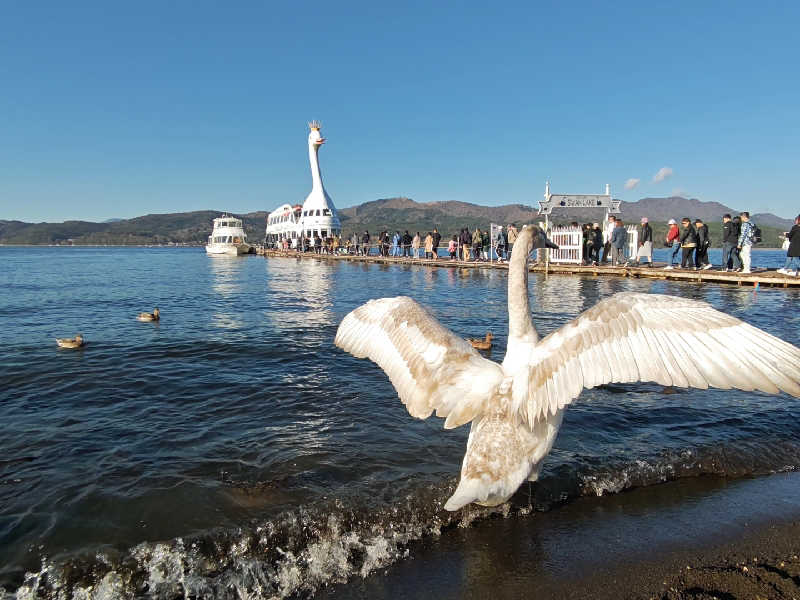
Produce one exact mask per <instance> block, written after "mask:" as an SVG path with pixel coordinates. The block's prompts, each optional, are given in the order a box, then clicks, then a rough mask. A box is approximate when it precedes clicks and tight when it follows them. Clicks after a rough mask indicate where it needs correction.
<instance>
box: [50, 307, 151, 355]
mask: <svg viewBox="0 0 800 600" xmlns="http://www.w3.org/2000/svg"><path fill="white" fill-rule="evenodd" d="M136 320H137V321H144V322H149V321H160V320H161V312H160V311H159V310H158V307H156V308H154V309H153V312H151V313H149V312H142V313H139V316H138V317H136ZM56 344H58V347H59V348H83V347H84V346H85V345H86V339H85V338H84V337H83V335H82V334H80V333H79V334H78V335H76V336H75V337H71V338H56Z"/></svg>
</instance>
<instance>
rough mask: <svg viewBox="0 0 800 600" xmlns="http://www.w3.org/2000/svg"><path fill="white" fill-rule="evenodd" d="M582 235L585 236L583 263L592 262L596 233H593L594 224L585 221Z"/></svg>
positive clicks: (588, 263)
mask: <svg viewBox="0 0 800 600" xmlns="http://www.w3.org/2000/svg"><path fill="white" fill-rule="evenodd" d="M581 235H582V237H583V264H584V265H590V264H592V253H593V251H594V250H593V247H594V233H592V224H591V223H584V224H583V225H582V226H581Z"/></svg>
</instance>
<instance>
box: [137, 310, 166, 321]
mask: <svg viewBox="0 0 800 600" xmlns="http://www.w3.org/2000/svg"><path fill="white" fill-rule="evenodd" d="M159 315H160V313H159V312H158V308H154V309H153V312H151V313H147V312H143V313H139V316H138V317H136V318H137V319H138V320H139V321H158V320H160V319H161V317H160V316H159Z"/></svg>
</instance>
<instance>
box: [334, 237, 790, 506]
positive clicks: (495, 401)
mask: <svg viewBox="0 0 800 600" xmlns="http://www.w3.org/2000/svg"><path fill="white" fill-rule="evenodd" d="M534 235H536V236H539V235H541V232H540V231H539V230H538V228H536V227H525V228H523V230H522V231H521V232H520V234H519V237H518V238H517V241H516V243H515V244H514V251H513V253H512V257H511V264H510V267H509V274H508V320H509V327H508V329H509V331H508V348H507V351H506V356H505V358H504V360H503V364H502V365H499V364H497V363H495V362H493V361H491V360H488V359H486V358H484V357H482V356H481V355H480V354H478V353H477V352H476V351H475V350H473V349H472V347H471V346H470V345H469V342H467V341H466V340H463V339H462V338H461V337H459V336H457V335H455V334H454V333H452V332H451V331H449V330H447V329H446V328H444V327H443V326H442V325H441V324H440V323H439V322H438V321H437V320H436V319H435V318H434V317H433V316H432V315H431V314H430V313H428V312H427V311H426V310H425V309H424V308H422V307H421V306H420V305H419V304H417V303H416V302H414V300H412V299H411V298H406V297H398V298H382V299H380V300H370V301H369V302H367V303H366V304H364V305H363V306H361V307H359V308H357V309H356V310H354V311H352V312H351V313H350V314H348V315H347V316H346V317H345V318H344V320H343V321H342V323H341V324H340V325H339V330H338V331H337V333H336V340H335V344H336V345H337V346H339V347H340V348H342V349H343V350H346V351H347V352H350V353H351V354H353V355H354V356H356V357H358V358H369V359H371V360H372V361H374V362H376V363H377V364H378V365H379V366H380V367H381V368H382V369H383V370H384V371H385V372H386V373H387V375H388V376H389V379H390V380H391V382H392V385H394V387H395V389H396V390H397V393H398V395H399V396H400V399H401V400H402V401H403V403H404V404H405V405H406V408H407V409H408V412H409V413H410V414H411V415H412V416H414V417H417V418H420V419H425V418H427V417H428V416H430V414H431V413H432V412H433V411H436V416H438V417H444V418H446V421H445V423H444V426H445V428H451V427H457V426H459V425H463V424H465V423H468V422H470V421H472V429H471V430H470V434H469V439H468V441H467V450H466V454H465V455H464V462H463V464H462V466H461V481H460V482H459V485H458V488H457V489H456V491H455V493H454V494H453V495H452V496H451V497H450V499H449V500H448V501H447V503H446V504H445V508H446V509H447V510H457V509H459V508H461V507H462V506H464V505H466V504H469V503H470V502H477V503H478V504H483V505H485V506H495V505H498V504H501V503H503V502H505V501H506V500H508V499H509V498H510V497H511V495H512V494H513V493H514V492H515V491H516V490H517V488H518V487H519V486H520V485H521V484H522V483H523V482H524V481H525V480H526V479H528V480H530V481H535V480H536V479H537V477H538V475H539V470H540V469H541V465H542V461H543V459H544V457H545V456H546V455H547V453H548V452H549V451H550V449H551V448H552V446H553V442H554V440H555V437H556V434H557V433H558V428H559V426H560V425H561V418H562V415H563V411H564V408H565V407H566V405H567V404H569V403H570V402H572V401H573V400H575V399H576V398H577V397H578V396H579V395H580V393H581V391H582V390H583V389H584V388H592V387H595V386H598V385H602V384H607V383H615V382H616V383H623V382H634V381H655V382H658V383H660V384H661V385H665V386H678V387H695V388H702V389H706V388H708V387H709V386H711V387H717V388H723V389H730V388H738V389H742V390H748V391H752V390H760V391H763V392H768V393H773V394H775V393H778V392H779V391H783V392H787V393H789V394H792V395H793V396H800V349H798V348H796V347H795V346H792V345H791V344H789V343H787V342H784V341H783V340H780V339H778V338H776V337H774V336H772V335H770V334H768V333H766V332H764V331H761V330H760V329H757V328H755V327H753V326H751V325H748V324H747V323H744V322H742V321H740V320H739V319H736V318H734V317H732V316H730V315H727V314H725V313H722V312H719V311H717V310H715V309H713V308H711V306H709V305H708V304H706V303H705V302H698V301H695V300H686V299H683V298H677V297H674V296H662V295H656V294H638V293H620V294H615V295H614V296H612V297H610V298H608V299H606V300H602V301H600V302H598V303H597V304H596V305H595V306H594V307H592V308H590V309H589V310H587V311H585V312H584V313H582V314H581V315H580V316H578V317H577V318H576V319H574V320H573V321H571V322H569V323H567V324H566V325H564V326H563V327H561V329H559V330H557V331H554V332H553V333H551V334H550V335H548V336H547V337H545V338H544V339H542V340H541V341H539V336H538V334H537V333H536V329H535V328H534V326H533V321H532V320H531V314H530V308H529V304H528V269H527V260H528V255H529V254H530V251H531V248H532V246H533V240H534ZM698 349H702V355H703V356H702V358H699V357H698V356H697V355H696V354H695V352H696V351H697V350H698Z"/></svg>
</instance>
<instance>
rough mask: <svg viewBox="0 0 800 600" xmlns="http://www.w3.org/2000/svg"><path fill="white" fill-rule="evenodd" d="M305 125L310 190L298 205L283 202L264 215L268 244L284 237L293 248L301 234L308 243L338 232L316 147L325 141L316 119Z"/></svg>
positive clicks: (335, 216)
mask: <svg viewBox="0 0 800 600" xmlns="http://www.w3.org/2000/svg"><path fill="white" fill-rule="evenodd" d="M308 127H309V129H310V130H311V131H310V133H309V134H308V160H309V163H310V164H311V193H310V194H309V195H308V197H307V198H306V200H305V202H303V205H302V206H300V205H295V206H291V205H289V204H284V205H282V206H280V207H279V208H277V209H276V210H274V211H272V212H271V213H269V215H267V230H266V242H267V245H268V246H272V247H276V246H280V245H281V244H282V243H283V241H284V240H288V242H289V245H290V246H291V247H292V248H295V247H297V245H298V243H299V242H300V240H301V239H302V238H303V237H305V238H306V239H307V240H309V245H312V244H313V240H314V239H315V238H319V239H320V240H324V239H325V238H327V237H330V236H334V235H341V234H342V225H341V222H340V221H339V216H338V215H337V214H336V207H335V206H334V205H333V200H331V197H330V196H329V195H328V192H327V191H326V190H325V186H324V185H323V183H322V174H321V172H320V168H319V155H318V153H319V147H320V146H322V144H324V143H325V138H324V137H322V135H321V134H320V132H319V130H320V128H321V125H320V123H319V122H318V121H311V123H309V124H308Z"/></svg>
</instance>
